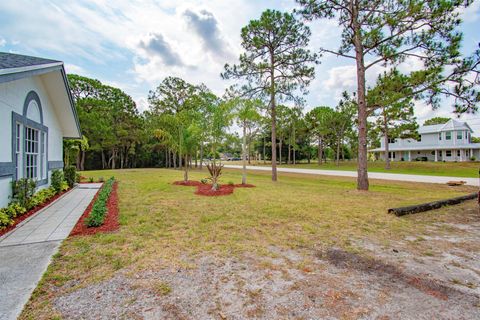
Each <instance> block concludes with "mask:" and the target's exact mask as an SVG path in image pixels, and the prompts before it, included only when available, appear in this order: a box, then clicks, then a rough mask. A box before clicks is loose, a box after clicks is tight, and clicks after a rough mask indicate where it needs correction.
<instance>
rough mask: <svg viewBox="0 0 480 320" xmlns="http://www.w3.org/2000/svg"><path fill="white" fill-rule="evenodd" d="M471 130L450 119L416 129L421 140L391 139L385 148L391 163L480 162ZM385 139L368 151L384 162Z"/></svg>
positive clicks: (478, 145)
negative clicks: (416, 161) (419, 161)
mask: <svg viewBox="0 0 480 320" xmlns="http://www.w3.org/2000/svg"><path fill="white" fill-rule="evenodd" d="M472 132H473V130H472V128H470V126H469V125H468V123H466V122H460V121H457V120H453V119H450V120H449V121H448V122H447V123H445V124H437V125H430V126H422V127H420V128H419V129H418V133H419V134H420V140H415V139H391V140H390V143H389V144H388V149H389V157H390V160H392V161H415V160H428V161H469V160H470V159H471V158H472V157H475V158H476V159H480V143H471V134H472ZM384 140H385V139H383V138H382V139H381V146H380V148H376V149H371V150H370V152H373V153H375V154H376V155H377V156H378V157H379V158H380V159H383V160H385V142H384Z"/></svg>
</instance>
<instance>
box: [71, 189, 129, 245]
mask: <svg viewBox="0 0 480 320" xmlns="http://www.w3.org/2000/svg"><path fill="white" fill-rule="evenodd" d="M117 189H118V182H116V181H115V182H114V183H113V188H112V192H111V193H110V196H109V197H108V201H107V216H106V217H105V221H104V223H103V224H102V225H101V226H99V227H87V226H86V224H85V219H86V218H87V217H88V215H89V214H90V211H92V207H93V204H94V203H95V200H97V197H98V194H99V192H100V189H99V190H98V192H97V194H96V195H95V197H94V198H93V199H92V201H91V202H90V204H89V205H88V207H87V208H86V209H85V211H84V212H83V214H82V216H81V217H80V219H79V220H78V221H77V224H76V225H75V227H74V228H73V230H72V232H70V236H83V235H92V234H96V233H98V232H112V231H116V230H118V228H119V226H120V225H119V223H118V192H117Z"/></svg>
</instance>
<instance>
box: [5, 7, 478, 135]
mask: <svg viewBox="0 0 480 320" xmlns="http://www.w3.org/2000/svg"><path fill="white" fill-rule="evenodd" d="M295 6H296V4H295V2H294V1H293V0H292V1H290V0H277V1H274V0H265V1H264V0H261V1H259V0H256V1H255V0H237V1H225V0H198V1H193V0H192V1H189V0H187V1H181V0H177V1H175V0H161V1H159V0H158V1H154V0H145V1H131V0H117V1H108V0H95V1H75V2H74V1H54V0H31V1H26V0H4V1H0V51H6V52H14V53H20V54H27V55H35V56H41V57H46V58H52V59H58V60H62V61H64V62H65V66H66V69H67V72H69V73H77V74H81V75H85V76H88V77H93V78H97V79H99V80H100V81H102V82H104V83H107V84H110V85H113V86H117V87H119V88H121V89H123V90H124V91H125V92H127V93H128V94H130V95H131V96H132V97H133V98H134V99H135V101H136V102H137V106H138V108H139V109H140V110H144V109H145V108H147V102H146V97H147V95H148V91H149V90H151V89H154V88H155V87H156V86H157V85H158V84H159V83H160V82H161V81H162V79H163V78H164V77H166V76H169V75H173V76H178V77H181V78H184V79H185V80H187V81H189V82H191V83H194V84H199V83H201V82H203V83H205V84H206V85H207V86H208V87H210V88H211V89H212V90H213V91H214V92H216V93H217V94H221V93H222V92H223V90H224V88H225V87H227V86H228V85H230V84H231V83H229V82H226V81H223V80H222V79H221V78H220V76H219V74H220V72H222V71H223V66H224V64H225V63H226V62H229V63H235V62H236V61H237V59H238V55H239V53H240V52H241V46H240V29H241V28H242V27H243V26H244V25H246V24H247V23H248V21H249V20H251V19H256V18H258V17H259V16H260V14H261V12H262V11H263V10H265V9H267V8H273V9H278V10H281V11H290V10H292V9H293V8H294V7H295ZM462 18H463V20H464V23H463V24H462V27H461V30H462V31H463V33H464V51H465V53H468V52H471V51H472V50H473V49H474V48H475V47H476V46H477V44H478V43H479V42H480V32H479V30H480V1H478V0H477V1H476V2H475V3H474V4H473V5H472V6H471V7H470V8H468V9H467V10H465V11H464V12H462ZM309 25H310V27H311V29H312V40H311V47H312V49H315V50H318V48H319V47H326V48H332V49H335V48H337V47H338V44H339V34H340V30H339V28H338V27H337V25H336V23H335V21H333V20H329V21H328V20H325V21H320V22H314V23H310V24H309ZM417 67H418V64H415V62H414V61H411V62H407V63H405V64H404V65H403V66H402V68H403V70H404V71H410V70H414V69H415V68H417ZM380 71H381V70H380V68H378V69H375V68H373V69H372V70H370V71H369V73H368V75H367V80H368V81H370V82H371V81H373V80H374V79H375V78H376V76H377V74H378V72H380ZM355 77H356V75H355V67H354V65H353V64H352V61H349V60H346V59H344V58H336V57H333V56H328V55H325V56H324V57H322V59H321V64H320V65H318V66H317V67H316V79H315V80H314V81H313V83H312V85H311V86H310V89H309V91H310V93H309V94H308V96H307V97H306V98H307V105H306V106H305V110H308V109H309V108H311V107H312V106H317V105H329V106H332V107H334V106H335V105H336V103H337V101H338V99H339V97H340V94H341V92H342V91H344V90H348V91H354V90H355V83H356V78H355ZM415 111H416V115H417V118H418V120H419V122H420V123H422V122H423V120H425V119H428V118H430V117H433V116H453V114H452V113H451V111H452V107H451V103H450V102H449V101H444V102H443V104H442V107H441V108H440V109H439V110H436V111H432V109H431V107H430V106H427V105H425V104H423V103H417V104H416V109H415ZM462 119H469V123H470V124H471V125H472V127H473V128H474V130H475V131H476V133H477V135H480V115H464V116H462Z"/></svg>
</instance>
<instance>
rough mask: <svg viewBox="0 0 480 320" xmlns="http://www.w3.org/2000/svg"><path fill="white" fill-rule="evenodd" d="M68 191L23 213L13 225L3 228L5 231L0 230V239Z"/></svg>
mask: <svg viewBox="0 0 480 320" xmlns="http://www.w3.org/2000/svg"><path fill="white" fill-rule="evenodd" d="M70 190H72V189H69V190H67V191H63V192H61V193H59V194H56V195H54V196H53V197H51V198H50V200H48V201H47V202H45V203H44V204H41V205H39V206H36V207H35V208H33V209H30V211H28V212H25V213H24V214H22V215H21V216H18V217H16V218H15V219H14V223H13V225H11V226H9V227H7V228H5V229H2V230H0V237H1V236H3V235H4V234H6V233H7V232H9V231H11V230H13V229H15V228H16V227H17V225H18V224H19V223H20V222H22V221H23V220H25V219H27V218H28V217H30V216H32V215H33V214H35V213H36V212H38V210H40V209H42V208H45V207H46V206H48V205H49V204H50V203H52V202H53V201H55V200H57V199H58V198H59V197H61V196H62V195H64V194H65V193H67V192H69V191H70Z"/></svg>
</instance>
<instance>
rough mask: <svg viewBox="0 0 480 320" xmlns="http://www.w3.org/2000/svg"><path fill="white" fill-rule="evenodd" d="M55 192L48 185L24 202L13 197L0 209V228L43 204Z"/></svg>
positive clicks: (9, 224) (7, 225)
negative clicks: (6, 205)
mask: <svg viewBox="0 0 480 320" xmlns="http://www.w3.org/2000/svg"><path fill="white" fill-rule="evenodd" d="M56 194H57V192H56V191H55V189H53V188H52V187H50V188H46V189H42V190H40V191H38V192H37V193H35V194H33V195H32V196H29V197H28V198H26V199H25V200H24V202H19V201H17V200H16V199H14V201H12V202H11V203H10V204H9V205H8V207H6V208H2V209H0V230H2V229H5V228H6V227H9V226H11V225H13V224H14V223H15V218H16V217H19V216H21V215H23V214H25V213H26V212H28V211H29V210H31V209H33V208H35V207H36V206H39V205H42V204H44V203H45V202H47V201H48V200H50V199H51V198H52V197H53V196H55V195H56Z"/></svg>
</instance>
